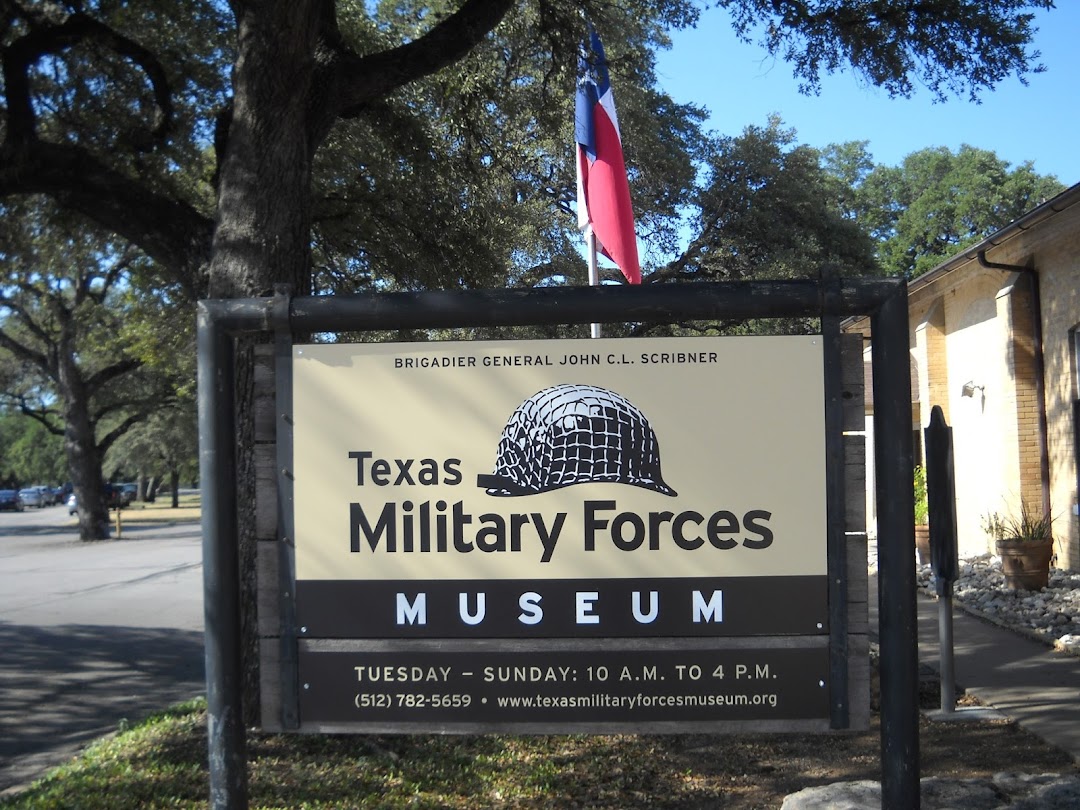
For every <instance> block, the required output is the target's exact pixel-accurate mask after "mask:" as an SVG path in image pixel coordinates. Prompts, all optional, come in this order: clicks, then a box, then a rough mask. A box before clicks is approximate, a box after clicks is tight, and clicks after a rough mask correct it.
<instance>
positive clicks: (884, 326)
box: [198, 272, 918, 807]
mask: <svg viewBox="0 0 1080 810" xmlns="http://www.w3.org/2000/svg"><path fill="white" fill-rule="evenodd" d="M906 290H907V287H906V283H905V282H904V281H903V280H902V279H840V278H837V277H836V276H835V275H834V274H831V273H829V272H823V273H822V279H821V280H796V281H778V282H738V283H723V282H721V283H701V284H686V285H650V286H647V287H644V288H628V287H622V286H615V287H596V288H562V289H542V290H493V291H474V292H430V293H392V294H376V295H366V296H349V297H330V296H327V297H311V298H295V299H290V298H289V297H288V295H287V294H283V293H279V294H278V295H276V296H275V297H273V298H264V299H229V300H210V301H201V302H200V303H199V305H198V356H199V425H200V473H201V479H202V481H203V484H204V494H203V535H204V539H203V542H204V580H205V593H206V598H205V601H206V619H207V621H206V669H207V686H208V704H209V714H210V719H209V723H210V728H211V734H210V748H211V752H210V763H211V769H210V770H211V796H212V797H215V801H216V800H218V799H220V800H223V801H225V803H224V804H214V806H215V807H217V806H228V804H229V803H230V797H236V796H239V795H242V792H243V784H244V782H245V775H244V769H245V767H246V766H245V755H244V749H245V745H244V729H243V725H242V720H241V716H240V715H241V713H240V711H239V708H240V705H241V701H242V692H241V682H242V681H241V677H240V661H239V652H238V651H239V648H240V644H239V637H240V630H239V627H240V620H239V613H240V611H239V601H240V598H239V586H238V582H239V561H238V558H237V553H236V538H237V534H238V532H237V515H236V476H235V470H236V461H235V446H234V441H235V436H236V432H235V423H234V422H235V417H234V392H233V387H234V384H235V380H234V362H235V361H234V356H233V349H234V346H233V343H234V339H235V338H236V337H237V336H240V335H250V334H253V333H258V332H263V333H265V332H268V331H270V332H273V333H274V334H275V335H276V343H277V346H278V357H279V358H280V357H281V356H282V353H283V350H284V348H286V347H288V346H289V345H290V343H291V335H292V334H293V333H315V332H332V331H365V330H379V329H407V328H443V327H479V326H493V325H502V326H513V325H525V324H536V325H540V324H551V323H563V324H566V323H575V324H576V323H592V322H611V321H619V322H626V321H634V322H665V323H671V322H675V321H678V320H685V319H724V318H782V317H807V316H810V317H821V318H822V319H823V325H824V329H823V331H824V332H825V336H826V340H827V341H828V342H836V343H838V341H839V329H838V323H837V320H836V319H838V318H839V317H842V316H851V315H869V316H870V320H871V329H872V331H873V335H874V340H873V344H872V351H873V373H874V420H875V436H876V457H875V465H876V481H877V487H878V494H879V498H878V502H879V535H878V550H879V565H880V570H881V582H880V589H879V601H880V611H879V622H880V627H881V634H880V638H881V642H880V643H881V656H882V663H883V666H882V684H881V686H882V751H883V760H884V765H885V768H884V779H883V798H885V799H887V800H888V802H887V803H891V804H895V805H896V806H904V805H907V804H909V802H908V799H912V797H914V800H915V801H917V795H918V709H917V700H916V697H917V648H916V643H915V638H916V634H915V603H914V592H915V588H914V582H915V574H914V560H913V555H912V554H911V545H912V537H913V534H914V524H913V509H912V492H911V487H910V480H911V475H912V470H913V452H912V443H911V414H910V409H909V407H908V397H909V391H910V370H909V363H908V322H907V295H906ZM828 353H829V352H828V349H827V351H826V354H827V355H828ZM836 373H838V372H837V370H836V369H833V371H832V372H830V371H829V370H828V369H827V370H826V377H827V379H826V386H827V391H828V390H830V389H829V387H828V386H829V381H828V378H829V377H830V374H836ZM280 384H281V383H280V381H279V385H280ZM832 391H833V394H831V395H828V396H832V395H835V394H837V393H838V391H837V389H835V388H833V389H832ZM288 396H289V392H288V391H284V392H282V391H279V397H280V399H281V401H285V400H287V399H288ZM282 418H283V419H284V420H286V421H287V420H288V414H283V415H282ZM826 418H827V420H828V419H829V418H830V417H829V415H828V410H827V417H826ZM834 449H835V448H834ZM831 455H832V454H830V456H831ZM829 463H830V467H832V465H833V464H835V463H839V462H837V461H836V460H835V459H833V458H831V457H830V459H829ZM279 471H280V475H279V479H280V478H287V477H288V467H287V466H286V467H281V468H279ZM829 501H830V503H829V513H830V519H829V521H830V525H831V526H837V525H841V524H839V523H838V522H837V521H836V520H834V519H833V518H834V515H835V512H834V510H835V508H836V507H837V506H841V507H842V495H841V496H840V497H839V500H838V497H837V493H836V490H835V488H831V489H830V491H829ZM279 510H281V511H282V513H283V514H281V515H279V517H280V518H285V520H284V521H279V522H280V523H281V525H284V526H288V525H290V523H289V521H288V518H290V517H291V514H290V512H291V500H290V497H289V496H288V495H286V496H285V497H281V496H279ZM281 539H282V542H283V544H284V545H288V542H289V537H288V536H284V537H282V538H281ZM287 556H288V555H286V557H287ZM832 559H833V555H832V554H830V571H829V577H830V582H829V587H830V591H831V593H833V594H835V595H836V596H837V597H838V598H837V599H835V600H833V601H832V602H831V603H830V609H831V610H837V609H839V608H840V607H841V606H842V605H843V602H844V599H845V596H844V588H843V572H842V571H839V570H836V569H835V567H834V565H833V563H832ZM285 562H286V565H285V566H283V567H285V568H286V570H285V571H284V572H283V573H282V584H283V585H284V584H285V583H286V582H287V581H289V575H290V574H291V572H290V571H289V570H288V560H287V559H286V560H285ZM837 564H839V561H838V562H837ZM289 593H291V591H289ZM285 610H286V612H287V610H288V608H287V607H286V608H285ZM835 642H836V643H833V644H830V645H829V655H830V658H831V660H832V661H833V664H834V665H835V663H836V661H838V660H839V657H840V656H841V655H843V654H845V653H846V650H845V649H844V641H843V640H842V639H836V640H835ZM283 651H284V642H283ZM292 663H293V662H291V661H286V662H285V667H283V671H284V669H286V668H288V667H289V666H291V664H292ZM833 668H834V669H835V668H836V667H835V666H834V667H833ZM285 677H286V678H288V677H290V676H289V675H288V674H286V675H285ZM844 714H845V709H844V707H840V709H839V711H836V710H833V712H832V716H833V718H834V722H835V720H836V718H837V717H843V715H844Z"/></svg>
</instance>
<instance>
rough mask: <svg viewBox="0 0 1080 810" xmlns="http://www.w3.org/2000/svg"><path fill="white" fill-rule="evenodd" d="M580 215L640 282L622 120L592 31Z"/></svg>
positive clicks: (583, 91)
mask: <svg viewBox="0 0 1080 810" xmlns="http://www.w3.org/2000/svg"><path fill="white" fill-rule="evenodd" d="M578 74H579V75H578V83H577V110H576V113H575V121H574V123H575V130H576V133H577V210H578V227H579V228H581V229H582V230H584V229H586V228H589V227H592V229H593V233H595V234H596V240H597V242H598V243H599V248H600V250H601V252H602V253H603V254H604V255H605V256H607V257H608V258H609V259H611V260H612V261H613V262H615V264H617V265H618V266H619V269H620V270H622V273H623V275H624V276H626V279H627V281H629V282H630V283H631V284H640V283H641V265H640V264H639V262H638V252H637V238H636V237H635V235H634V209H633V208H632V207H631V205H630V184H629V183H628V182H627V179H626V163H625V162H624V161H623V151H622V138H621V137H620V136H619V119H618V118H617V117H616V115H615V98H614V96H613V95H612V93H611V82H610V81H608V70H607V60H606V59H605V58H604V48H603V46H602V45H601V44H600V37H598V36H597V35H596V31H594V30H593V29H592V26H590V27H589V42H588V43H582V49H581V58H580V60H579V62H578Z"/></svg>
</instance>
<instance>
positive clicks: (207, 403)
mask: <svg viewBox="0 0 1080 810" xmlns="http://www.w3.org/2000/svg"><path fill="white" fill-rule="evenodd" d="M224 326H225V324H224V322H223V321H221V320H220V319H218V318H215V317H214V315H213V312H212V310H211V309H210V308H208V307H207V306H205V305H204V303H200V304H199V310H198V359H199V371H198V380H199V395H198V398H199V479H200V483H201V489H202V533H203V585H204V599H203V602H204V604H203V612H204V616H205V628H204V640H205V641H204V643H205V647H206V701H207V710H208V719H207V735H208V740H209V745H208V747H209V765H210V807H211V808H212V810H245V808H247V806H248V801H247V752H246V740H245V732H244V724H243V715H242V709H241V706H242V699H243V694H242V685H241V668H240V667H241V665H240V577H239V569H240V561H239V553H238V549H237V542H238V541H237V537H238V533H237V524H236V458H235V446H234V444H235V441H236V430H235V426H234V416H233V412H234V402H233V400H234V396H233V385H234V384H235V381H234V377H235V375H234V374H233V340H232V337H231V336H230V335H229V334H228V332H226V331H225V328H224Z"/></svg>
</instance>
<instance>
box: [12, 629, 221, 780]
mask: <svg viewBox="0 0 1080 810" xmlns="http://www.w3.org/2000/svg"><path fill="white" fill-rule="evenodd" d="M0 650H2V651H3V653H2V655H0V790H2V789H4V788H5V787H8V786H10V785H12V784H17V783H19V782H21V781H26V780H27V778H28V777H30V778H32V777H36V776H39V775H40V773H33V774H28V773H27V772H26V771H27V770H28V769H31V770H38V771H40V770H42V768H41V765H40V763H41V762H43V761H46V760H50V759H51V762H49V763H48V764H58V763H59V762H60V761H62V760H63V759H64V758H65V757H66V756H67V755H69V754H70V753H74V752H75V751H77V750H78V748H80V747H81V746H83V745H85V744H86V743H88V742H90V741H91V740H93V739H95V738H96V737H99V736H101V735H103V734H107V733H109V732H112V731H115V730H116V729H117V726H118V724H120V723H121V722H122V721H130V722H136V721H138V720H141V719H143V718H145V717H147V716H148V715H150V714H153V713H154V712H156V711H160V710H161V709H163V708H165V707H166V706H168V705H170V704H172V703H176V702H179V701H182V700H187V699H189V698H192V697H194V696H196V695H201V694H204V693H205V677H204V671H205V670H204V659H203V656H204V653H203V635H202V633H199V632H193V631H184V630H176V629H173V628H141V627H106V626H94V625H61V626H57V627H29V626H22V625H15V624H10V623H7V622H0ZM50 752H57V755H56V757H50V756H49V755H50Z"/></svg>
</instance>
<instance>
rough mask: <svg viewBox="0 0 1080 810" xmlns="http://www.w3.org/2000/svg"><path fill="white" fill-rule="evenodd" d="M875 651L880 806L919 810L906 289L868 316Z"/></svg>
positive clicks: (911, 467) (911, 451)
mask: <svg viewBox="0 0 1080 810" xmlns="http://www.w3.org/2000/svg"><path fill="white" fill-rule="evenodd" d="M870 324H871V327H870V328H871V330H872V341H873V343H872V352H873V369H874V442H875V444H876V452H875V469H876V472H877V475H876V478H877V502H878V541H877V542H878V624H879V636H880V644H881V750H882V780H881V806H882V807H883V808H885V810H918V808H919V806H920V795H919V708H918V707H919V702H918V697H919V679H918V675H919V658H918V636H917V619H916V609H915V555H914V553H913V551H912V550H913V549H914V547H915V496H914V491H913V488H912V481H913V479H914V475H915V467H914V460H913V449H912V440H911V366H910V360H909V356H910V355H909V353H908V351H909V349H908V337H909V333H908V309H907V286H906V285H903V286H901V287H900V288H899V289H898V290H897V291H896V292H895V293H894V294H893V295H892V296H890V297H889V298H887V299H886V300H885V301H884V302H883V303H882V305H881V306H880V307H879V308H878V310H877V312H875V313H874V314H873V315H872V316H871V321H870Z"/></svg>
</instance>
